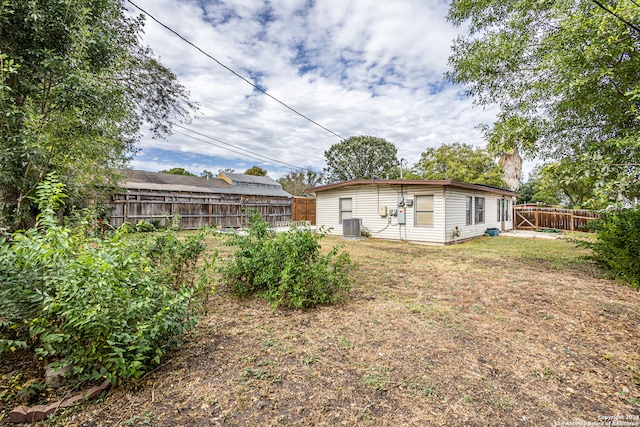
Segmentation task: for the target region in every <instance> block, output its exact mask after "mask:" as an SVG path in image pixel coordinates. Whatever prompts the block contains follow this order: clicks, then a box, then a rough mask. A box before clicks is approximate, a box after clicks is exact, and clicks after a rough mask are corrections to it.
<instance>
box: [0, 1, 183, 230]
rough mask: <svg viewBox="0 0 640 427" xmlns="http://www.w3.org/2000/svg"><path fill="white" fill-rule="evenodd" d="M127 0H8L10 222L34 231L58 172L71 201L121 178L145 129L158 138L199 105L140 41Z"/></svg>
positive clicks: (0, 108)
mask: <svg viewBox="0 0 640 427" xmlns="http://www.w3.org/2000/svg"><path fill="white" fill-rule="evenodd" d="M142 24H143V22H142V19H141V18H130V17H127V15H125V13H124V9H123V6H122V2H121V1H119V0H99V1H98V0H67V1H59V0H39V1H24V0H0V164H1V165H2V168H0V207H1V208H2V216H1V217H0V225H2V224H5V225H9V226H12V227H17V226H20V225H24V223H25V221H27V222H28V219H29V218H31V217H32V215H33V204H32V202H31V197H32V196H33V194H34V191H35V189H36V188H37V185H38V183H40V182H41V181H42V180H43V179H44V177H45V176H46V175H47V173H48V172H51V171H56V172H57V174H58V176H59V177H60V179H61V180H62V181H63V182H64V183H65V184H66V185H67V190H68V192H69V199H70V203H69V204H70V205H71V204H78V203H82V202H83V200H86V199H87V198H94V197H95V196H96V194H95V193H96V191H97V190H98V189H104V188H108V187H110V186H112V185H114V184H116V183H117V181H118V176H117V173H116V169H119V168H122V167H124V166H125V165H126V163H127V161H128V160H129V159H130V157H131V156H132V155H133V154H134V153H135V151H136V148H135V141H136V140H137V138H138V136H139V129H140V126H141V125H142V123H144V122H146V123H148V124H149V126H150V128H151V131H152V132H153V134H154V135H155V136H162V135H164V134H166V133H167V132H169V131H170V126H171V125H170V123H171V122H172V121H180V120H182V119H185V118H188V116H189V114H190V112H191V110H192V108H194V107H195V106H194V105H193V104H192V103H191V102H190V101H189V100H188V94H187V92H186V91H185V89H184V87H182V86H181V85H180V84H179V83H178V81H177V78H176V76H175V75H174V74H173V73H172V72H171V71H170V70H169V69H167V68H166V67H164V66H163V65H162V64H160V63H159V62H158V61H157V60H156V59H155V58H154V56H153V54H152V52H151V51H150V50H149V49H148V48H145V47H143V46H142V45H140V39H139V34H140V32H141V30H142Z"/></svg>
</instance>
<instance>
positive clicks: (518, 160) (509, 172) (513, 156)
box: [500, 147, 522, 191]
mask: <svg viewBox="0 0 640 427" xmlns="http://www.w3.org/2000/svg"><path fill="white" fill-rule="evenodd" d="M500 165H501V166H502V170H503V172H504V174H503V175H502V180H503V181H504V182H505V183H506V184H507V186H508V187H509V190H511V191H518V190H519V189H520V181H521V180H522V157H520V154H519V153H518V148H517V147H514V148H513V150H512V151H511V152H509V153H502V155H501V156H500Z"/></svg>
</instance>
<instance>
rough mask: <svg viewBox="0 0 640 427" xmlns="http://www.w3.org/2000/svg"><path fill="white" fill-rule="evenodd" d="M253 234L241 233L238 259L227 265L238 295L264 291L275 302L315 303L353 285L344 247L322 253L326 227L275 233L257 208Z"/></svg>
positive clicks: (225, 272) (231, 285) (253, 215)
mask: <svg viewBox="0 0 640 427" xmlns="http://www.w3.org/2000/svg"><path fill="white" fill-rule="evenodd" d="M249 216H250V218H251V221H250V222H251V224H250V227H249V228H248V230H247V233H248V234H247V235H246V236H242V235H236V236H234V237H232V238H231V239H230V240H229V242H228V244H229V245H233V246H237V247H238V249H237V251H236V252H235V254H234V259H233V261H231V262H229V263H227V264H226V265H225V266H223V267H222V268H221V270H220V271H221V273H222V277H223V281H224V282H225V283H226V284H227V286H228V287H229V289H230V290H231V292H232V293H233V294H235V295H237V296H247V295H253V294H259V295H261V296H263V297H264V298H266V299H267V301H269V303H270V304H271V305H272V306H273V307H278V306H284V307H295V308H302V307H311V306H315V305H317V304H323V303H333V302H335V301H337V300H339V299H340V298H341V297H342V296H343V295H344V294H345V293H348V292H349V290H350V288H351V278H350V276H349V273H350V271H351V270H352V269H353V265H352V263H351V260H350V258H349V254H348V253H346V252H342V253H340V252H339V249H340V248H339V247H338V246H335V247H333V248H332V250H331V251H330V252H329V253H328V254H326V255H322V254H321V253H320V244H319V243H318V241H319V240H320V239H321V238H322V237H323V236H324V234H325V233H323V232H320V233H313V232H311V231H310V230H309V229H308V228H293V229H291V230H290V231H288V232H283V233H275V232H274V231H273V230H272V229H271V228H270V227H269V224H268V223H266V222H265V221H264V220H263V219H262V217H261V215H260V214H259V213H258V212H255V211H253V212H251V213H250V214H249Z"/></svg>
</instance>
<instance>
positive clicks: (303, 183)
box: [277, 169, 322, 196]
mask: <svg viewBox="0 0 640 427" xmlns="http://www.w3.org/2000/svg"><path fill="white" fill-rule="evenodd" d="M277 181H278V183H279V184H280V185H282V189H283V190H284V191H286V192H287V193H289V194H291V195H292V196H307V195H308V193H307V191H306V190H307V188H311V187H315V186H317V185H319V184H320V183H321V182H322V173H320V172H316V171H313V170H310V169H298V170H294V171H291V172H289V173H288V174H286V175H284V176H282V177H280V178H278V179H277Z"/></svg>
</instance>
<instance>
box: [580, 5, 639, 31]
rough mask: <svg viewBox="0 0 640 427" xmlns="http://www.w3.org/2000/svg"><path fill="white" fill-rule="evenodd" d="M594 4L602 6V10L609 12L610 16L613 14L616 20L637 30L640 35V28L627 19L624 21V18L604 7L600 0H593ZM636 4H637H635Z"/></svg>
mask: <svg viewBox="0 0 640 427" xmlns="http://www.w3.org/2000/svg"><path fill="white" fill-rule="evenodd" d="M591 1H592V2H594V3H595V4H597V5H598V6H600V8H601V9H602V10H605V11H607V12H609V13H610V14H612V15H613V16H615V17H616V18H618V19H619V20H620V21H622V22H624V23H625V24H627V26H629V27H631V28H633V29H634V30H636V31H637V32H639V33H640V28H639V27H637V26H635V25H633V24H632V23H631V22H629V21H627V20H626V19H624V18H623V17H622V16H620V15H618V14H617V13H615V12H614V11H613V10H611V9H609V8H608V7H606V6H605V5H603V4H602V3H600V2H599V1H598V0H591ZM634 3H635V2H634Z"/></svg>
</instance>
